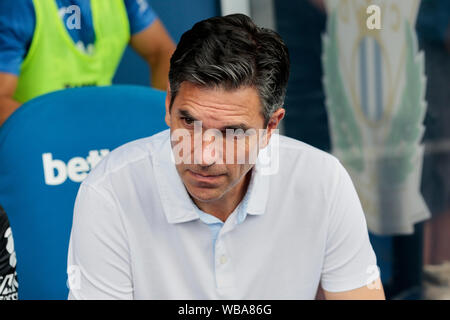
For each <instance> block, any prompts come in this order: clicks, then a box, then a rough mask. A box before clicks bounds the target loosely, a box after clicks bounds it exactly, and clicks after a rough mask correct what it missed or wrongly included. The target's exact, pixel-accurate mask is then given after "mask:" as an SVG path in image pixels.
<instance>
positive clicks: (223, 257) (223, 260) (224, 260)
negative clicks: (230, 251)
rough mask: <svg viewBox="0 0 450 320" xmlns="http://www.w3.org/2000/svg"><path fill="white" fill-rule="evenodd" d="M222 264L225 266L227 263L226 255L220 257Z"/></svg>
mask: <svg viewBox="0 0 450 320" xmlns="http://www.w3.org/2000/svg"><path fill="white" fill-rule="evenodd" d="M219 261H220V264H225V263H226V262H227V257H226V256H225V255H221V256H220V260H219Z"/></svg>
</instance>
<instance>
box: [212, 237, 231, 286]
mask: <svg viewBox="0 0 450 320" xmlns="http://www.w3.org/2000/svg"><path fill="white" fill-rule="evenodd" d="M214 261H215V266H216V272H215V274H216V284H217V288H218V289H221V288H229V287H233V286H234V280H233V277H234V276H233V270H232V267H231V264H230V259H229V257H228V254H227V252H226V250H225V248H224V244H223V240H222V239H221V238H220V237H219V238H218V239H217V242H216V254H215V257H214Z"/></svg>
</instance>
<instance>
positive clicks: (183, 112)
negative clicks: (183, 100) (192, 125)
mask: <svg viewBox="0 0 450 320" xmlns="http://www.w3.org/2000/svg"><path fill="white" fill-rule="evenodd" d="M178 114H179V115H180V116H181V117H185V118H189V119H192V120H194V121H196V120H197V119H195V117H194V116H192V115H191V114H190V113H189V111H187V110H183V109H179V110H178Z"/></svg>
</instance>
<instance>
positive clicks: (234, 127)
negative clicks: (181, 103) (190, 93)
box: [178, 109, 250, 132]
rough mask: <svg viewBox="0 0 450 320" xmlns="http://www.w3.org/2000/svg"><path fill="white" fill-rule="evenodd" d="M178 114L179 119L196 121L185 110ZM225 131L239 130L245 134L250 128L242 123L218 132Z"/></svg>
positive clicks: (225, 127) (179, 111)
mask: <svg viewBox="0 0 450 320" xmlns="http://www.w3.org/2000/svg"><path fill="white" fill-rule="evenodd" d="M178 114H179V115H180V117H185V118H189V119H191V120H193V121H197V119H196V118H195V117H194V116H193V115H191V114H190V113H189V111H187V110H184V109H178ZM227 129H231V130H239V129H241V130H243V131H244V132H246V131H247V130H249V129H250V127H249V126H247V125H246V124H244V123H240V124H235V125H233V124H231V125H228V126H224V127H222V128H220V129H219V131H224V132H225V131H226V130H227Z"/></svg>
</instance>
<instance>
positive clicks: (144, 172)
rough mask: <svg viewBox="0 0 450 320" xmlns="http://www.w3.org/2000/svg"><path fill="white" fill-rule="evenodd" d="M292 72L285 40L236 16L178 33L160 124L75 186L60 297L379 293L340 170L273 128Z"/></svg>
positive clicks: (360, 221) (351, 193) (361, 224)
mask: <svg viewBox="0 0 450 320" xmlns="http://www.w3.org/2000/svg"><path fill="white" fill-rule="evenodd" d="M288 77H289V55H288V51H287V48H286V46H285V45H284V43H283V41H282V39H281V38H280V37H279V35H278V34H276V33H275V32H273V31H270V30H267V29H263V28H258V27H257V26H255V25H254V24H253V22H252V21H251V20H250V19H249V18H248V17H246V16H244V15H230V16H226V17H216V18H211V19H207V20H204V21H201V22H199V23H197V24H196V25H195V26H194V27H193V28H192V29H191V30H189V31H187V32H186V33H185V34H184V35H183V36H182V37H181V40H180V42H179V44H178V46H177V49H176V51H175V53H174V54H173V56H172V59H171V67H170V73H169V84H170V86H169V89H168V92H167V98H166V119H165V121H166V122H167V124H168V125H169V127H170V130H166V131H163V132H160V133H158V134H156V135H154V136H152V137H149V138H145V139H140V140H137V141H134V142H131V143H128V144H126V145H124V146H122V147H120V148H118V149H116V150H114V151H113V152H112V153H110V155H109V156H108V157H106V158H105V159H104V160H103V161H102V162H101V163H100V164H99V165H98V166H97V167H96V169H95V170H93V171H92V172H91V174H90V175H89V177H88V178H87V179H86V180H85V181H84V182H83V184H82V185H81V187H80V190H79V193H78V196H77V200H76V204H75V210H74V211H75V212H74V220H73V227H72V233H71V239H70V246H69V256H68V268H69V270H70V273H69V284H71V288H70V293H69V298H70V299H314V297H315V295H316V292H317V290H318V288H319V287H322V288H323V291H324V294H325V298H327V299H384V292H383V288H382V286H381V281H380V278H379V272H378V268H377V266H376V257H375V254H374V252H373V250H372V247H371V244H370V242H369V237H368V232H367V227H366V221H365V218H364V213H363V211H362V208H361V205H360V202H359V200H358V196H357V194H356V192H355V189H354V187H353V184H352V182H351V180H350V178H349V176H348V174H347V172H346V171H345V169H344V168H343V167H342V166H341V164H340V163H339V161H338V160H337V159H336V158H334V157H333V156H331V155H329V154H327V153H325V152H322V151H320V150H317V149H315V148H313V147H311V146H308V145H306V144H304V143H302V142H300V141H297V140H294V139H290V138H287V137H284V136H280V135H278V134H277V133H276V128H277V126H278V124H279V122H280V120H281V119H282V118H283V117H284V114H285V110H284V109H283V108H282V105H283V101H284V97H285V93H286V86H287V81H288ZM74 270H75V271H76V272H74ZM74 276H76V279H73V277H74ZM71 277H72V279H71Z"/></svg>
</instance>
